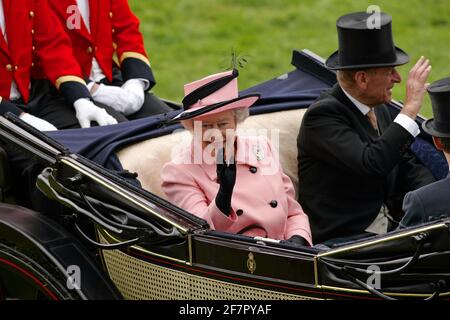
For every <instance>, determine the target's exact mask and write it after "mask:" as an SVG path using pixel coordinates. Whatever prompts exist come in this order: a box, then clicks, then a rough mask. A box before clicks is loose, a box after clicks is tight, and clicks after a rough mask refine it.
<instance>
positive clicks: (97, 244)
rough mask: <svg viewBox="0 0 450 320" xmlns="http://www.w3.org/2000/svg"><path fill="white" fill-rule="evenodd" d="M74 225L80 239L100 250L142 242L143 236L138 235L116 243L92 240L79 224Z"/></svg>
mask: <svg viewBox="0 0 450 320" xmlns="http://www.w3.org/2000/svg"><path fill="white" fill-rule="evenodd" d="M74 227H75V230H77V232H78V234H79V235H80V236H81V238H82V239H84V240H85V241H87V242H88V243H89V244H91V245H93V246H94V247H96V248H98V249H102V250H120V249H124V248H128V247H130V246H133V245H136V244H138V243H139V242H142V241H143V238H144V237H138V238H134V239H130V240H126V241H122V242H118V243H113V244H105V243H100V242H97V241H95V240H92V239H91V238H90V237H89V236H88V235H87V234H86V233H84V231H83V230H82V229H81V228H80V226H79V225H78V224H77V223H76V222H74Z"/></svg>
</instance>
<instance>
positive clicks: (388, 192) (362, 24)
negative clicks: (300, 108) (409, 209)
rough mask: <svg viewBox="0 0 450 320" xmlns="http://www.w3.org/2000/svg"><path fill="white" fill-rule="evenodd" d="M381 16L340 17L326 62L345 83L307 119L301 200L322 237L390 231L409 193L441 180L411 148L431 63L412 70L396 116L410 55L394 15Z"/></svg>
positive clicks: (301, 147)
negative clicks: (400, 42) (393, 109)
mask: <svg viewBox="0 0 450 320" xmlns="http://www.w3.org/2000/svg"><path fill="white" fill-rule="evenodd" d="M380 16H381V19H380V20H381V24H380V28H379V29H376V28H375V29H373V28H369V23H368V19H369V18H370V15H369V14H368V13H365V12H360V13H351V14H348V15H345V16H343V17H341V18H339V19H338V21H337V30H338V36H339V37H338V38H339V50H338V51H337V52H335V53H334V54H333V55H331V57H330V58H328V60H327V61H326V66H327V67H328V68H329V69H332V70H338V71H337V78H338V84H336V85H335V86H334V87H333V88H331V89H330V90H328V91H326V92H323V93H322V94H321V96H320V97H319V98H318V99H317V100H316V101H315V102H314V103H313V104H312V105H311V106H310V107H309V108H308V111H307V112H306V114H305V115H304V117H303V122H302V125H301V128H300V133H299V137H298V140H297V144H298V157H299V158H298V161H299V163H298V166H299V201H300V203H301V204H302V207H303V208H304V210H305V212H306V213H307V214H308V215H309V218H310V223H311V229H312V230H311V231H312V235H313V241H314V242H315V243H320V242H324V241H327V240H330V239H336V238H340V239H339V240H340V241H342V240H344V239H349V238H352V237H355V236H366V235H371V234H382V233H385V232H387V231H390V230H391V229H392V228H393V227H394V225H393V224H394V223H395V220H397V221H398V220H400V218H401V216H402V215H401V214H400V213H399V212H397V211H401V201H402V200H403V196H404V194H405V193H406V192H408V191H410V190H414V189H417V188H419V187H421V186H423V185H426V184H429V183H431V182H434V178H433V177H432V175H431V173H430V171H429V170H428V169H426V168H425V167H424V166H423V165H421V164H420V163H419V161H418V160H417V159H416V158H415V156H414V155H413V154H412V153H411V152H410V150H409V146H410V145H411V143H412V142H413V141H414V138H415V137H416V136H417V135H418V134H419V132H420V130H419V127H418V125H417V124H416V122H415V119H416V116H417V114H418V112H419V110H420V108H421V105H422V101H423V96H424V94H425V91H426V86H427V84H426V81H427V78H428V75H429V73H430V71H431V66H430V65H429V61H428V60H426V59H425V58H423V57H422V58H420V60H419V61H418V62H417V63H416V65H415V66H414V67H413V68H412V69H411V71H410V73H409V78H408V80H407V85H406V87H407V88H406V101H405V104H404V107H403V109H402V111H401V112H400V114H399V115H398V116H397V117H396V118H395V119H394V121H392V118H391V116H390V113H389V111H388V109H387V106H386V105H385V104H387V103H389V102H390V101H391V96H392V88H393V87H394V85H395V84H396V83H400V82H401V76H400V74H399V73H398V72H397V70H396V69H395V67H396V66H398V65H402V64H405V63H407V62H408V61H409V57H408V55H407V54H406V53H405V52H404V51H402V50H401V49H399V48H397V47H395V46H394V42H393V37H392V27H391V22H392V19H391V17H390V16H389V15H387V14H385V13H380ZM395 200H397V201H395ZM396 203H397V206H396V205H395V204H396ZM396 207H398V208H400V209H399V210H396ZM333 241H334V240H333ZM333 241H331V242H333ZM336 241H338V240H336Z"/></svg>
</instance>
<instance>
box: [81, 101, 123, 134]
mask: <svg viewBox="0 0 450 320" xmlns="http://www.w3.org/2000/svg"><path fill="white" fill-rule="evenodd" d="M73 106H74V107H75V111H76V117H77V119H78V122H80V125H81V127H82V128H89V127H90V126H91V121H95V122H97V123H98V124H99V125H100V126H107V125H110V124H116V123H117V120H116V119H114V118H113V117H112V116H110V115H109V114H108V113H107V112H106V110H105V109H102V108H99V107H97V106H96V105H95V104H93V103H92V102H91V101H89V100H88V99H86V98H83V99H78V100H77V101H75V103H74V104H73Z"/></svg>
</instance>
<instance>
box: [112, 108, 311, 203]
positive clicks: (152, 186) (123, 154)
mask: <svg viewBox="0 0 450 320" xmlns="http://www.w3.org/2000/svg"><path fill="white" fill-rule="evenodd" d="M306 110H307V109H299V110H288V111H278V112H272V113H266V114H262V115H256V116H251V117H249V118H247V120H245V121H244V122H243V123H242V124H241V128H243V129H251V130H259V129H266V130H267V132H268V134H267V137H269V138H270V137H272V136H274V137H276V135H274V134H272V133H271V130H279V139H280V162H281V166H282V168H283V170H284V172H285V173H286V174H287V175H288V176H289V177H290V178H291V180H292V182H293V184H294V188H295V191H296V194H297V192H298V175H297V136H298V131H299V128H300V124H301V121H302V118H303V115H304V113H305V112H306ZM189 135H190V133H189V132H188V131H186V130H182V131H180V132H177V133H174V134H170V135H165V136H161V137H158V138H154V139H149V140H146V141H142V142H139V143H136V144H134V145H131V146H128V147H125V148H123V149H121V150H119V151H118V153H117V156H118V158H119V160H120V162H121V164H122V166H123V168H124V169H126V170H129V171H131V172H136V173H137V174H138V179H139V181H140V182H141V184H142V187H143V188H144V189H146V190H148V191H150V192H152V193H154V194H156V195H158V196H160V197H162V198H164V199H166V196H165V194H164V192H163V191H162V188H161V182H162V181H161V170H162V168H163V166H164V164H166V163H167V162H169V161H170V160H171V154H172V149H173V146H175V145H177V144H179V143H181V142H182V141H186V137H188V136H189Z"/></svg>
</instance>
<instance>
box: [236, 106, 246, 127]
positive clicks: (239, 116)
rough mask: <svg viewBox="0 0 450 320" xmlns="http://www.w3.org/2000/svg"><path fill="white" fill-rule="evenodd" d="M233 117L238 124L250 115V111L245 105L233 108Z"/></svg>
mask: <svg viewBox="0 0 450 320" xmlns="http://www.w3.org/2000/svg"><path fill="white" fill-rule="evenodd" d="M233 113H234V118H235V119H236V124H240V123H242V122H244V121H245V119H247V118H248V117H249V115H250V111H249V109H248V108H247V107H242V108H237V109H233Z"/></svg>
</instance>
